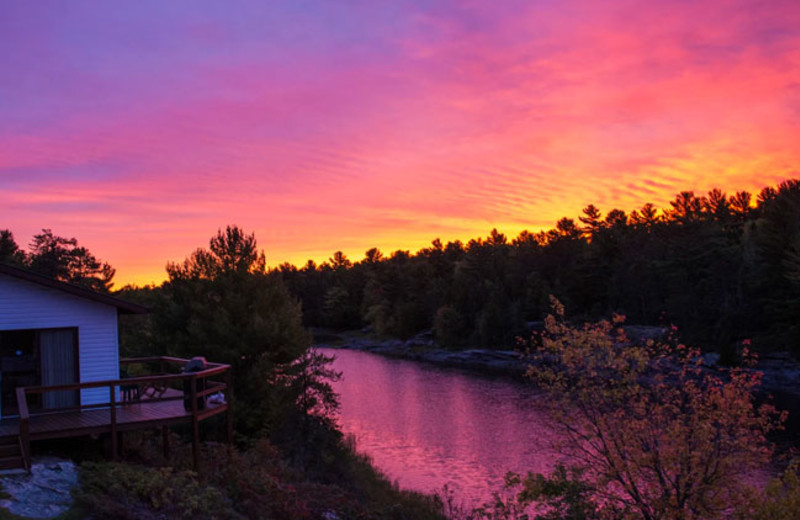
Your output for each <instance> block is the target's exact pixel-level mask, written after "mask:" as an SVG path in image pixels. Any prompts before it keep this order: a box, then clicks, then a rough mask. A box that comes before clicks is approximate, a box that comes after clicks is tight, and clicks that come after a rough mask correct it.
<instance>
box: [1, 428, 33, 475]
mask: <svg viewBox="0 0 800 520" xmlns="http://www.w3.org/2000/svg"><path fill="white" fill-rule="evenodd" d="M12 469H23V470H26V469H28V468H27V466H26V464H25V457H23V455H22V444H21V443H20V439H19V437H17V436H6V437H0V471H2V470H12Z"/></svg>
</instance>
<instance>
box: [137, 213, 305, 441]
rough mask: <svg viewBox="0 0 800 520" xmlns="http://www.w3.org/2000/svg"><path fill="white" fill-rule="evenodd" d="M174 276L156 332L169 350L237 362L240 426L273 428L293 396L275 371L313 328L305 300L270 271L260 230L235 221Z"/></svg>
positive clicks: (161, 297) (172, 270)
mask: <svg viewBox="0 0 800 520" xmlns="http://www.w3.org/2000/svg"><path fill="white" fill-rule="evenodd" d="M167 271H168V273H169V277H170V278H169V281H168V282H167V283H165V284H164V286H163V287H162V288H161V290H160V291H159V293H158V299H157V301H156V303H155V305H154V306H153V329H154V330H153V339H154V340H155V341H156V342H158V343H159V344H160V345H161V349H162V351H163V352H167V353H169V354H171V355H176V356H182V357H192V356H205V357H206V358H207V359H208V360H209V361H215V362H222V363H227V364H230V365H231V366H232V367H233V376H234V394H235V397H236V401H235V406H237V407H238V408H240V409H241V413H236V414H235V417H236V420H237V430H238V431H239V432H241V433H246V434H253V433H256V432H258V431H260V430H261V431H267V432H268V431H272V430H274V428H275V427H276V422H277V421H278V416H279V414H280V413H281V412H282V410H283V409H284V408H285V406H287V405H290V404H291V403H286V402H285V401H283V400H282V397H283V395H284V394H283V393H281V392H279V391H276V389H275V387H274V385H273V381H272V378H271V375H272V374H273V373H274V371H275V369H276V367H278V366H280V365H283V364H288V363H292V362H293V361H295V360H296V359H298V358H299V357H300V356H302V355H303V353H304V352H305V351H306V349H307V347H308V345H309V343H310V335H309V334H308V332H307V331H306V330H305V329H304V328H303V326H302V322H301V311H300V305H299V303H297V302H296V301H294V300H293V299H292V297H291V296H290V295H289V293H288V292H287V290H286V288H285V286H284V284H283V282H282V281H281V279H280V275H279V274H277V273H267V272H266V271H265V269H264V255H263V253H260V252H258V251H257V249H256V242H255V238H254V237H253V235H246V234H244V233H243V232H242V231H241V230H239V229H238V228H235V227H234V228H231V227H228V228H227V229H226V231H225V232H222V231H220V232H219V233H218V234H217V236H216V237H214V238H212V239H211V242H210V247H209V249H208V250H204V249H198V250H197V251H195V252H194V253H193V254H192V255H191V256H190V257H189V258H187V259H186V260H185V261H184V262H183V263H181V264H170V265H169V266H168V267H167Z"/></svg>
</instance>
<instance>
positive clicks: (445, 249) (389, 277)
mask: <svg viewBox="0 0 800 520" xmlns="http://www.w3.org/2000/svg"><path fill="white" fill-rule="evenodd" d="M277 270H278V272H279V273H280V274H281V276H282V277H283V279H284V281H285V283H286V285H287V286H288V287H289V290H290V291H291V292H292V294H294V295H295V296H296V297H297V298H298V299H299V300H300V301H301V302H302V306H303V320H304V323H305V325H307V326H312V327H329V328H335V329H356V328H362V327H370V328H371V329H372V330H373V331H374V332H375V333H377V334H379V335H385V336H393V337H399V338H409V337H411V336H413V335H415V334H417V333H420V332H422V331H426V330H432V331H433V335H434V338H435V340H436V341H437V343H438V344H439V345H441V346H443V347H448V348H464V347H481V348H493V347H508V346H511V345H514V342H515V338H516V337H518V336H520V335H526V334H527V333H528V332H529V331H530V329H531V326H533V325H535V323H532V322H538V321H540V320H542V318H543V316H544V315H545V314H546V313H547V311H548V308H549V296H550V295H554V296H556V297H557V298H558V299H559V300H560V301H562V302H563V303H564V305H565V306H566V307H567V308H569V309H570V311H571V314H572V316H573V318H574V319H576V320H580V319H584V320H592V319H599V318H601V317H605V316H609V315H611V314H612V313H618V314H623V315H626V316H627V323H628V324H642V325H676V326H678V327H679V328H680V330H681V333H682V336H683V337H684V338H685V339H686V340H688V341H689V342H691V343H693V344H697V345H702V346H703V347H704V348H706V349H709V350H717V351H719V352H720V353H721V354H722V355H723V359H725V358H728V360H729V361H730V356H732V355H734V354H735V352H733V348H734V345H735V344H736V343H737V341H740V340H742V339H744V338H747V339H750V340H751V341H752V342H753V344H754V345H755V346H756V348H761V349H773V348H776V349H789V348H791V347H794V348H795V350H796V349H797V348H798V345H800V180H787V181H785V182H782V183H781V184H780V185H778V186H776V187H765V188H763V189H762V190H761V191H760V192H759V193H758V194H757V195H753V194H751V193H749V192H746V191H738V192H736V193H734V194H732V195H728V194H726V193H724V192H722V191H721V190H719V189H713V190H711V191H710V192H708V193H707V194H706V195H697V194H695V193H693V192H691V191H683V192H681V193H679V194H677V195H676V196H675V198H674V200H672V201H671V202H670V204H669V207H668V208H664V209H658V208H656V207H655V206H654V205H653V204H649V203H648V204H644V205H643V206H642V207H640V208H637V209H633V210H631V211H625V210H621V209H611V210H610V211H608V212H607V213H603V212H602V211H601V210H600V209H599V208H597V207H596V206H595V205H593V204H589V205H587V206H586V207H585V208H584V209H583V212H582V214H581V215H580V216H578V217H577V219H575V218H570V217H564V218H562V219H560V220H559V221H558V222H557V223H556V226H555V227H554V228H553V229H550V230H546V231H539V232H535V233H534V232H528V231H523V232H522V233H520V234H519V236H517V237H516V238H509V237H507V236H505V235H504V234H503V233H501V232H500V231H498V230H496V229H493V230H492V231H491V233H490V234H489V236H488V237H486V238H475V239H472V240H469V241H468V242H467V243H462V242H460V241H452V242H448V243H447V244H443V243H442V241H440V240H439V239H436V240H433V242H432V243H431V246H430V247H428V248H425V249H422V250H420V251H418V252H416V253H413V254H412V253H410V252H409V251H403V250H398V251H395V252H393V253H391V254H388V255H385V254H384V253H382V252H381V251H379V250H377V249H374V248H373V249H370V250H368V251H366V253H365V256H364V258H363V259H361V260H359V261H351V260H350V259H348V258H347V257H346V256H345V255H344V254H343V253H341V252H336V253H334V254H333V255H332V256H331V258H330V259H329V260H328V261H326V262H323V263H322V264H321V265H316V264H315V263H314V262H313V261H309V262H308V263H307V264H306V265H305V266H302V267H296V266H293V265H290V264H283V265H281V266H279V268H278V269H277Z"/></svg>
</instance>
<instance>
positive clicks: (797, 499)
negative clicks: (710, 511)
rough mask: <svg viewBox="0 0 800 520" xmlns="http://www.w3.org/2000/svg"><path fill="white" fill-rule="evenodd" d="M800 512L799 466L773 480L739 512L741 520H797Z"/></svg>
mask: <svg viewBox="0 0 800 520" xmlns="http://www.w3.org/2000/svg"><path fill="white" fill-rule="evenodd" d="M798 512H800V475H798V464H797V463H796V462H795V463H793V464H791V465H790V466H789V467H788V468H787V469H786V471H784V473H783V475H781V476H780V478H775V479H772V480H771V481H770V482H769V484H767V487H766V488H765V489H764V490H763V491H762V492H760V493H754V494H752V495H750V496H749V497H748V498H747V500H745V503H744V505H743V506H741V507H740V508H739V510H738V511H737V518H738V519H739V520H795V519H796V518H797V517H798Z"/></svg>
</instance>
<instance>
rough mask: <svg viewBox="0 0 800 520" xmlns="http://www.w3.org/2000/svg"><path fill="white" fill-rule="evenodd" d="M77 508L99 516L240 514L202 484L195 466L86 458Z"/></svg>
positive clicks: (123, 519)
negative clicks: (188, 468) (192, 468)
mask: <svg viewBox="0 0 800 520" xmlns="http://www.w3.org/2000/svg"><path fill="white" fill-rule="evenodd" d="M73 494H74V497H75V503H76V507H77V508H80V509H83V510H85V511H87V512H91V515H92V517H93V518H97V519H104V518H109V519H120V520H127V519H130V520H150V519H152V520H156V519H164V518H186V519H209V520H211V519H240V518H243V517H242V516H241V515H240V514H238V513H237V512H236V511H235V510H234V509H233V508H232V506H231V501H230V500H228V499H227V497H225V495H223V494H222V493H221V492H220V491H219V490H218V489H216V488H214V487H211V486H207V485H204V484H202V483H201V482H200V481H199V480H198V478H197V474H195V473H193V472H191V471H176V470H174V469H172V468H148V467H144V466H134V465H128V464H122V463H93V462H86V463H84V464H83V465H82V466H81V472H80V487H79V488H77V490H75V491H74V492H73Z"/></svg>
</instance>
